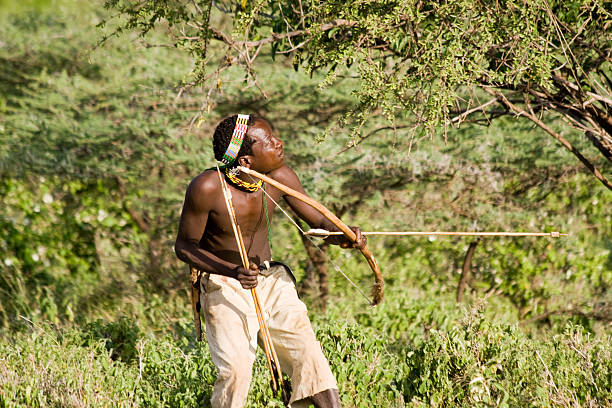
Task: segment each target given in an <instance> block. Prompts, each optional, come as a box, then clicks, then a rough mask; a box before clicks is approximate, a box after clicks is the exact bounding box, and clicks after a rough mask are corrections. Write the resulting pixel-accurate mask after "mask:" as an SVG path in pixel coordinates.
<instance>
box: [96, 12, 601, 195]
mask: <svg viewBox="0 0 612 408" xmlns="http://www.w3.org/2000/svg"><path fill="white" fill-rule="evenodd" d="M106 7H108V8H110V9H114V10H117V11H119V14H118V16H120V21H121V22H120V24H119V26H118V27H119V29H118V30H117V31H119V32H120V31H122V30H124V29H129V30H135V31H137V32H139V33H140V34H141V35H142V36H143V37H145V36H146V34H147V33H148V32H149V31H151V30H152V29H153V28H154V27H155V26H156V24H157V23H160V22H161V23H163V24H161V25H162V26H163V27H164V29H165V30H166V33H167V35H168V37H169V38H170V40H171V42H170V43H169V44H164V45H168V46H173V47H180V48H184V49H186V50H188V51H189V52H191V53H192V55H193V56H194V58H195V62H196V64H195V69H194V71H193V73H192V74H193V75H192V77H191V80H190V81H187V82H186V84H185V87H186V88H189V87H191V86H195V85H202V86H204V87H207V88H208V89H209V92H208V99H207V101H206V102H205V103H204V105H203V108H206V109H207V110H210V109H211V108H212V107H213V106H214V102H215V99H214V94H215V89H218V88H220V87H221V84H222V81H223V72H224V71H225V70H226V69H228V68H229V67H231V66H236V65H240V66H241V67H243V68H244V70H245V72H246V82H247V83H246V86H253V85H255V86H259V84H258V80H257V69H256V68H257V64H256V60H257V58H261V56H262V55H266V54H269V53H271V54H272V56H276V55H283V56H286V57H287V58H290V59H291V61H292V62H293V64H294V66H295V68H296V69H302V70H304V71H306V72H309V73H312V72H314V71H318V70H324V71H325V72H326V73H327V76H326V79H325V80H324V81H323V83H322V84H321V85H322V86H328V85H331V84H333V83H334V81H336V80H337V78H339V77H347V76H349V77H354V78H356V79H357V81H355V87H354V92H355V94H356V95H357V97H358V100H357V102H356V103H355V104H354V106H352V109H350V110H349V111H348V113H347V114H346V115H345V116H344V117H343V119H342V120H341V122H340V125H342V126H350V127H351V128H352V131H353V136H354V139H353V144H357V143H359V142H360V141H361V140H363V137H364V135H363V134H362V133H361V129H362V126H363V125H364V123H365V122H366V120H367V119H368V118H370V117H371V116H372V115H383V116H386V118H387V119H388V120H389V122H390V123H389V125H388V126H386V127H385V128H386V129H392V130H393V131H394V132H401V135H403V136H405V137H410V138H413V139H414V138H415V137H416V135H420V134H422V132H426V133H428V134H429V135H430V136H431V135H433V134H434V132H435V131H436V130H438V129H439V128H440V126H441V127H442V129H446V128H447V127H448V126H451V125H458V124H460V123H462V122H475V123H481V124H487V123H489V122H490V120H492V119H495V118H497V117H500V116H503V115H514V116H520V117H524V118H527V119H528V120H530V121H532V122H533V123H535V124H536V125H537V126H539V127H540V128H542V129H543V130H544V131H546V132H547V133H548V134H550V135H551V136H552V137H554V138H555V139H556V140H557V141H558V142H559V143H561V144H562V145H563V146H564V147H565V148H567V149H568V150H570V151H571V152H572V153H573V154H574V155H575V156H576V157H577V158H578V159H579V160H580V161H581V162H582V163H583V164H584V165H585V166H586V167H587V168H588V170H589V171H590V172H591V173H592V174H593V175H594V176H595V177H597V178H598V179H599V180H600V181H601V182H602V183H603V184H604V185H605V186H606V187H607V188H608V189H611V190H612V184H611V183H610V181H608V180H607V179H606V178H605V176H604V175H603V174H602V173H601V172H600V171H599V170H598V169H597V168H596V167H595V165H594V164H593V161H592V160H590V159H588V158H587V157H586V156H585V155H584V154H582V153H581V152H580V151H579V150H578V149H577V148H575V147H574V146H573V145H572V144H571V143H570V142H569V141H568V140H567V139H566V138H564V137H563V136H562V135H561V133H560V132H558V131H556V130H554V128H553V127H551V126H550V125H549V124H548V123H547V122H548V120H547V119H548V118H549V116H548V115H544V114H552V115H554V116H553V118H554V117H560V118H562V119H563V120H564V121H566V122H567V124H568V125H570V126H572V127H575V128H577V129H579V130H580V131H581V134H582V135H584V138H586V139H588V141H589V143H590V144H592V145H593V146H595V148H597V149H598V151H599V152H600V153H601V155H603V157H605V158H606V159H607V160H603V165H604V166H606V167H607V166H608V165H609V163H610V161H612V81H611V76H612V75H611V73H610V71H611V70H610V67H611V62H612V58H611V53H612V47H610V44H611V43H612V41H611V40H612V30H611V29H610V28H611V27H610V26H611V22H612V18H611V13H610V11H611V10H610V5H609V3H606V2H604V1H601V0H572V1H558V0H527V1H520V2H517V1H511V0H507V1H495V2H489V1H472V0H460V1H448V2H447V1H444V2H438V1H424V0H418V1H408V0H389V1H382V0H377V1H352V2H345V1H340V0H333V1H324V2H323V1H305V0H289V1H283V2H279V1H271V0H255V1H247V0H242V1H241V2H232V1H224V0H215V1H209V0H173V1H152V0H107V1H106ZM117 31H115V32H117ZM210 40H214V41H218V42H220V43H222V45H223V47H224V48H223V52H222V53H221V54H215V55H214V57H212V58H211V55H210V54H211V53H208V54H209V55H207V45H208V43H209V42H210ZM207 58H208V59H209V60H211V59H213V58H214V62H215V66H216V69H212V70H211V69H209V70H208V71H207V70H206V69H205V68H206V66H207ZM208 62H211V61H208ZM261 91H262V93H263V94H264V95H265V92H266V90H265V89H261Z"/></svg>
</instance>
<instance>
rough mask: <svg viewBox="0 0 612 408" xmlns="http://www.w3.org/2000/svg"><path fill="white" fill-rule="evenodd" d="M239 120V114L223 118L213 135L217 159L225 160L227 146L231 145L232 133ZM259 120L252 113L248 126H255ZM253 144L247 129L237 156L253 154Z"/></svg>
mask: <svg viewBox="0 0 612 408" xmlns="http://www.w3.org/2000/svg"><path fill="white" fill-rule="evenodd" d="M237 120H238V115H233V116H229V117H227V118H225V119H223V120H222V121H221V123H219V124H218V125H217V128H216V129H215V133H214V135H213V151H214V152H215V159H217V160H218V161H222V160H223V155H224V154H225V151H226V150H227V147H228V146H229V144H230V141H231V140H232V135H233V134H234V129H235V128H236V121H237ZM257 120H259V118H257V117H256V116H254V115H250V116H249V120H248V122H247V126H249V127H250V126H253V125H254V124H255V122H256V121H257ZM252 146H253V139H251V138H250V137H249V135H248V130H247V134H246V135H244V140H243V141H242V146H241V147H240V150H239V151H238V156H236V158H238V157H240V156H244V155H246V154H252V153H253V151H252V150H251V147H252Z"/></svg>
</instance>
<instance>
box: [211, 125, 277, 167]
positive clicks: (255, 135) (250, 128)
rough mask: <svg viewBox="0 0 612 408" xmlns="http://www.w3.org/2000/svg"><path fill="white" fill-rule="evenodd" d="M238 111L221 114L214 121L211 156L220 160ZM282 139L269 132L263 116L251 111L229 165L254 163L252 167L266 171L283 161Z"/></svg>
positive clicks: (250, 164) (228, 141)
mask: <svg viewBox="0 0 612 408" xmlns="http://www.w3.org/2000/svg"><path fill="white" fill-rule="evenodd" d="M237 119H238V115H234V116H230V117H228V118H225V119H223V120H222V121H221V123H219V125H217V128H216V129H215V133H214V136H213V150H214V152H215V159H217V160H219V161H222V159H223V156H224V154H225V152H226V150H227V147H228V146H229V144H230V141H231V139H232V135H233V133H234V128H235V127H236V121H237ZM283 158H284V152H283V143H282V142H281V141H280V140H278V139H277V138H276V137H274V136H273V134H272V127H271V126H270V124H269V123H268V121H267V120H265V119H263V118H260V117H257V116H254V115H251V116H249V120H248V122H247V133H246V134H245V135H244V140H243V142H242V146H241V147H240V150H239V151H238V155H237V156H236V160H235V161H234V162H233V163H231V164H230V166H232V167H233V166H236V165H241V166H247V167H251V166H256V167H257V168H255V167H254V169H255V170H259V171H263V172H268V171H270V170H273V169H275V168H278V167H280V166H281V165H282V164H283Z"/></svg>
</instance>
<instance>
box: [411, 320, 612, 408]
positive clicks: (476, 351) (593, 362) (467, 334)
mask: <svg viewBox="0 0 612 408" xmlns="http://www.w3.org/2000/svg"><path fill="white" fill-rule="evenodd" d="M608 341H609V339H608ZM609 353H610V350H609V347H608V345H607V344H606V340H604V341H603V342H590V341H589V340H588V335H585V333H583V331H582V329H581V328H580V327H573V326H568V327H567V329H566V331H565V332H564V333H563V335H558V336H555V337H554V338H552V339H551V340H549V341H546V342H539V341H533V340H529V339H527V338H526V337H524V336H523V335H522V334H521V333H520V331H519V330H517V328H516V327H513V326H496V325H491V324H490V323H489V322H487V320H485V319H483V318H482V316H480V315H478V313H477V312H476V313H474V314H473V315H468V316H466V319H465V320H464V322H463V323H462V324H461V325H459V326H456V327H453V328H452V329H451V330H449V331H447V332H445V331H439V330H431V331H430V332H429V333H428V335H427V339H426V340H425V341H424V342H422V343H421V344H420V345H419V346H418V347H416V348H414V349H412V350H408V351H407V352H406V358H405V363H406V370H405V373H406V376H405V377H404V378H403V379H402V382H401V388H402V392H403V395H404V399H405V400H406V402H410V403H412V404H414V405H415V406H418V403H419V402H422V403H425V404H428V405H433V406H456V407H473V406H498V407H523V406H537V407H550V406H568V405H572V406H583V405H584V406H593V405H594V406H607V405H608V404H610V402H611V398H612V394H611V393H610V377H609V374H606V373H609V372H610V369H611V365H610V363H609V358H608V356H609ZM595 366H598V367H599V368H600V370H598V371H596V370H594V367H595Z"/></svg>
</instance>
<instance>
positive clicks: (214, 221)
mask: <svg viewBox="0 0 612 408" xmlns="http://www.w3.org/2000/svg"><path fill="white" fill-rule="evenodd" d="M238 116H240V118H238ZM237 123H238V124H237ZM241 130H246V134H244V133H243V140H242V141H240V140H238V139H240V136H241V135H240V133H241ZM236 140H238V142H236ZM213 148H214V152H215V158H216V159H217V160H219V161H222V162H224V163H225V164H226V166H225V168H224V170H222V171H224V173H225V178H226V181H227V184H228V186H229V188H230V190H231V193H232V202H233V205H234V208H235V211H236V218H237V222H238V225H239V226H240V228H241V230H242V235H243V239H244V244H245V247H246V249H247V252H248V257H249V261H250V267H249V269H246V268H244V267H243V266H242V261H241V258H240V253H239V251H238V248H237V244H236V241H235V237H234V233H233V229H232V226H231V222H230V218H229V215H228V210H227V208H226V204H225V201H224V198H223V192H222V190H221V185H220V181H219V177H218V175H217V171H216V170H215V169H212V170H206V171H204V172H203V173H201V174H200V175H198V176H197V177H195V178H194V179H193V180H192V181H191V183H190V184H189V187H188V188H187V192H186V195H185V203H184V205H183V210H182V213H181V219H180V224H179V231H178V237H177V239H176V244H175V251H176V254H177V256H178V257H179V259H181V260H182V261H184V262H186V263H188V264H189V265H191V266H194V267H196V268H198V269H200V270H201V271H202V272H203V275H202V279H201V299H200V303H201V305H202V312H203V313H204V316H205V320H206V336H207V339H208V343H209V346H210V352H211V357H212V360H213V362H214V364H215V366H216V367H217V370H218V376H217V380H216V383H215V387H214V389H213V395H212V399H211V404H212V406H213V407H214V408H219V407H242V406H244V404H245V403H246V399H247V394H248V389H249V384H250V380H251V375H252V374H251V373H252V365H253V362H254V360H255V352H256V348H257V332H258V330H259V326H258V322H257V317H256V314H255V309H254V305H253V301H252V298H251V296H250V293H249V292H250V290H249V289H251V288H254V287H256V286H257V287H258V289H257V290H258V295H259V298H260V302H261V306H262V309H263V313H264V316H265V318H266V321H267V324H268V327H269V331H270V333H271V338H272V342H273V343H274V347H275V349H276V352H277V354H278V356H279V359H280V363H281V368H282V370H283V372H285V373H286V374H287V375H289V377H291V384H292V389H293V391H292V395H291V400H290V403H291V406H293V407H297V406H308V405H309V404H310V403H312V404H314V405H315V407H340V399H339V395H338V388H337V385H336V381H335V378H334V376H333V374H332V373H331V370H330V368H329V364H328V362H327V360H326V359H325V357H324V356H323V353H322V351H321V347H320V345H319V343H318V342H317V341H316V338H315V335H314V332H313V330H312V328H311V325H310V321H309V320H308V315H307V311H306V306H305V305H304V304H303V303H302V302H301V301H300V300H299V299H298V297H297V293H296V290H295V285H294V280H293V276H292V275H291V271H290V270H289V268H288V267H287V266H285V265H283V264H280V263H273V264H272V265H270V263H269V262H267V261H269V260H270V259H271V254H270V246H269V241H268V225H267V224H268V221H267V220H270V219H271V216H272V211H270V212H269V214H267V211H268V209H270V210H273V209H274V207H275V205H274V203H273V201H272V200H274V201H275V202H278V201H279V200H280V199H281V198H283V199H284V200H285V202H286V203H287V204H288V205H289V206H290V207H291V208H292V209H293V210H294V211H295V213H296V214H298V215H299V216H300V217H301V218H302V219H303V220H304V221H306V222H307V223H308V224H309V225H310V227H312V228H324V229H327V230H329V231H336V230H337V228H336V227H335V226H334V225H333V224H332V223H331V222H329V221H328V220H327V219H326V218H324V217H323V216H322V215H321V214H320V213H319V212H318V211H316V210H315V209H313V208H312V207H310V206H309V205H307V204H304V203H302V202H301V201H299V200H297V199H295V198H293V197H291V196H287V195H285V193H283V192H281V191H280V190H278V189H276V188H274V187H272V186H265V189H266V192H267V193H268V194H269V196H270V197H268V196H267V195H265V194H264V192H263V191H262V188H260V187H259V185H257V183H256V180H254V179H253V178H251V177H250V176H248V175H246V174H244V173H242V174H240V173H237V172H235V171H234V173H237V174H234V173H232V172H231V169H235V168H236V167H237V166H238V165H240V166H243V167H246V168H251V169H253V170H256V171H258V172H260V173H264V174H267V175H268V176H269V177H272V178H274V179H276V180H278V181H279V182H281V183H283V184H285V185H287V186H289V187H291V188H293V189H294V190H297V191H300V192H302V193H305V192H304V189H303V188H302V185H301V184H300V181H299V179H298V177H297V175H296V174H295V173H294V172H293V170H292V169H291V168H290V167H288V166H287V165H286V164H285V163H284V152H283V143H282V142H281V141H280V140H279V139H278V138H276V137H275V136H274V135H273V133H272V129H271V127H270V125H269V124H268V122H267V121H265V120H263V119H261V118H256V117H253V116H250V117H248V116H247V115H234V116H232V117H229V118H226V119H225V120H223V121H222V122H221V123H220V124H219V125H218V126H217V128H216V130H215V134H214V138H213ZM264 200H266V204H265V205H264ZM353 229H354V231H355V233H356V235H357V240H356V242H355V243H352V242H350V241H348V239H346V238H344V237H338V236H336V237H335V238H328V241H329V242H330V243H332V244H339V245H341V246H342V247H343V248H348V247H357V248H361V247H363V246H364V245H365V244H366V242H365V241H366V240H365V237H364V236H363V235H362V234H361V231H360V230H359V229H358V228H353Z"/></svg>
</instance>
